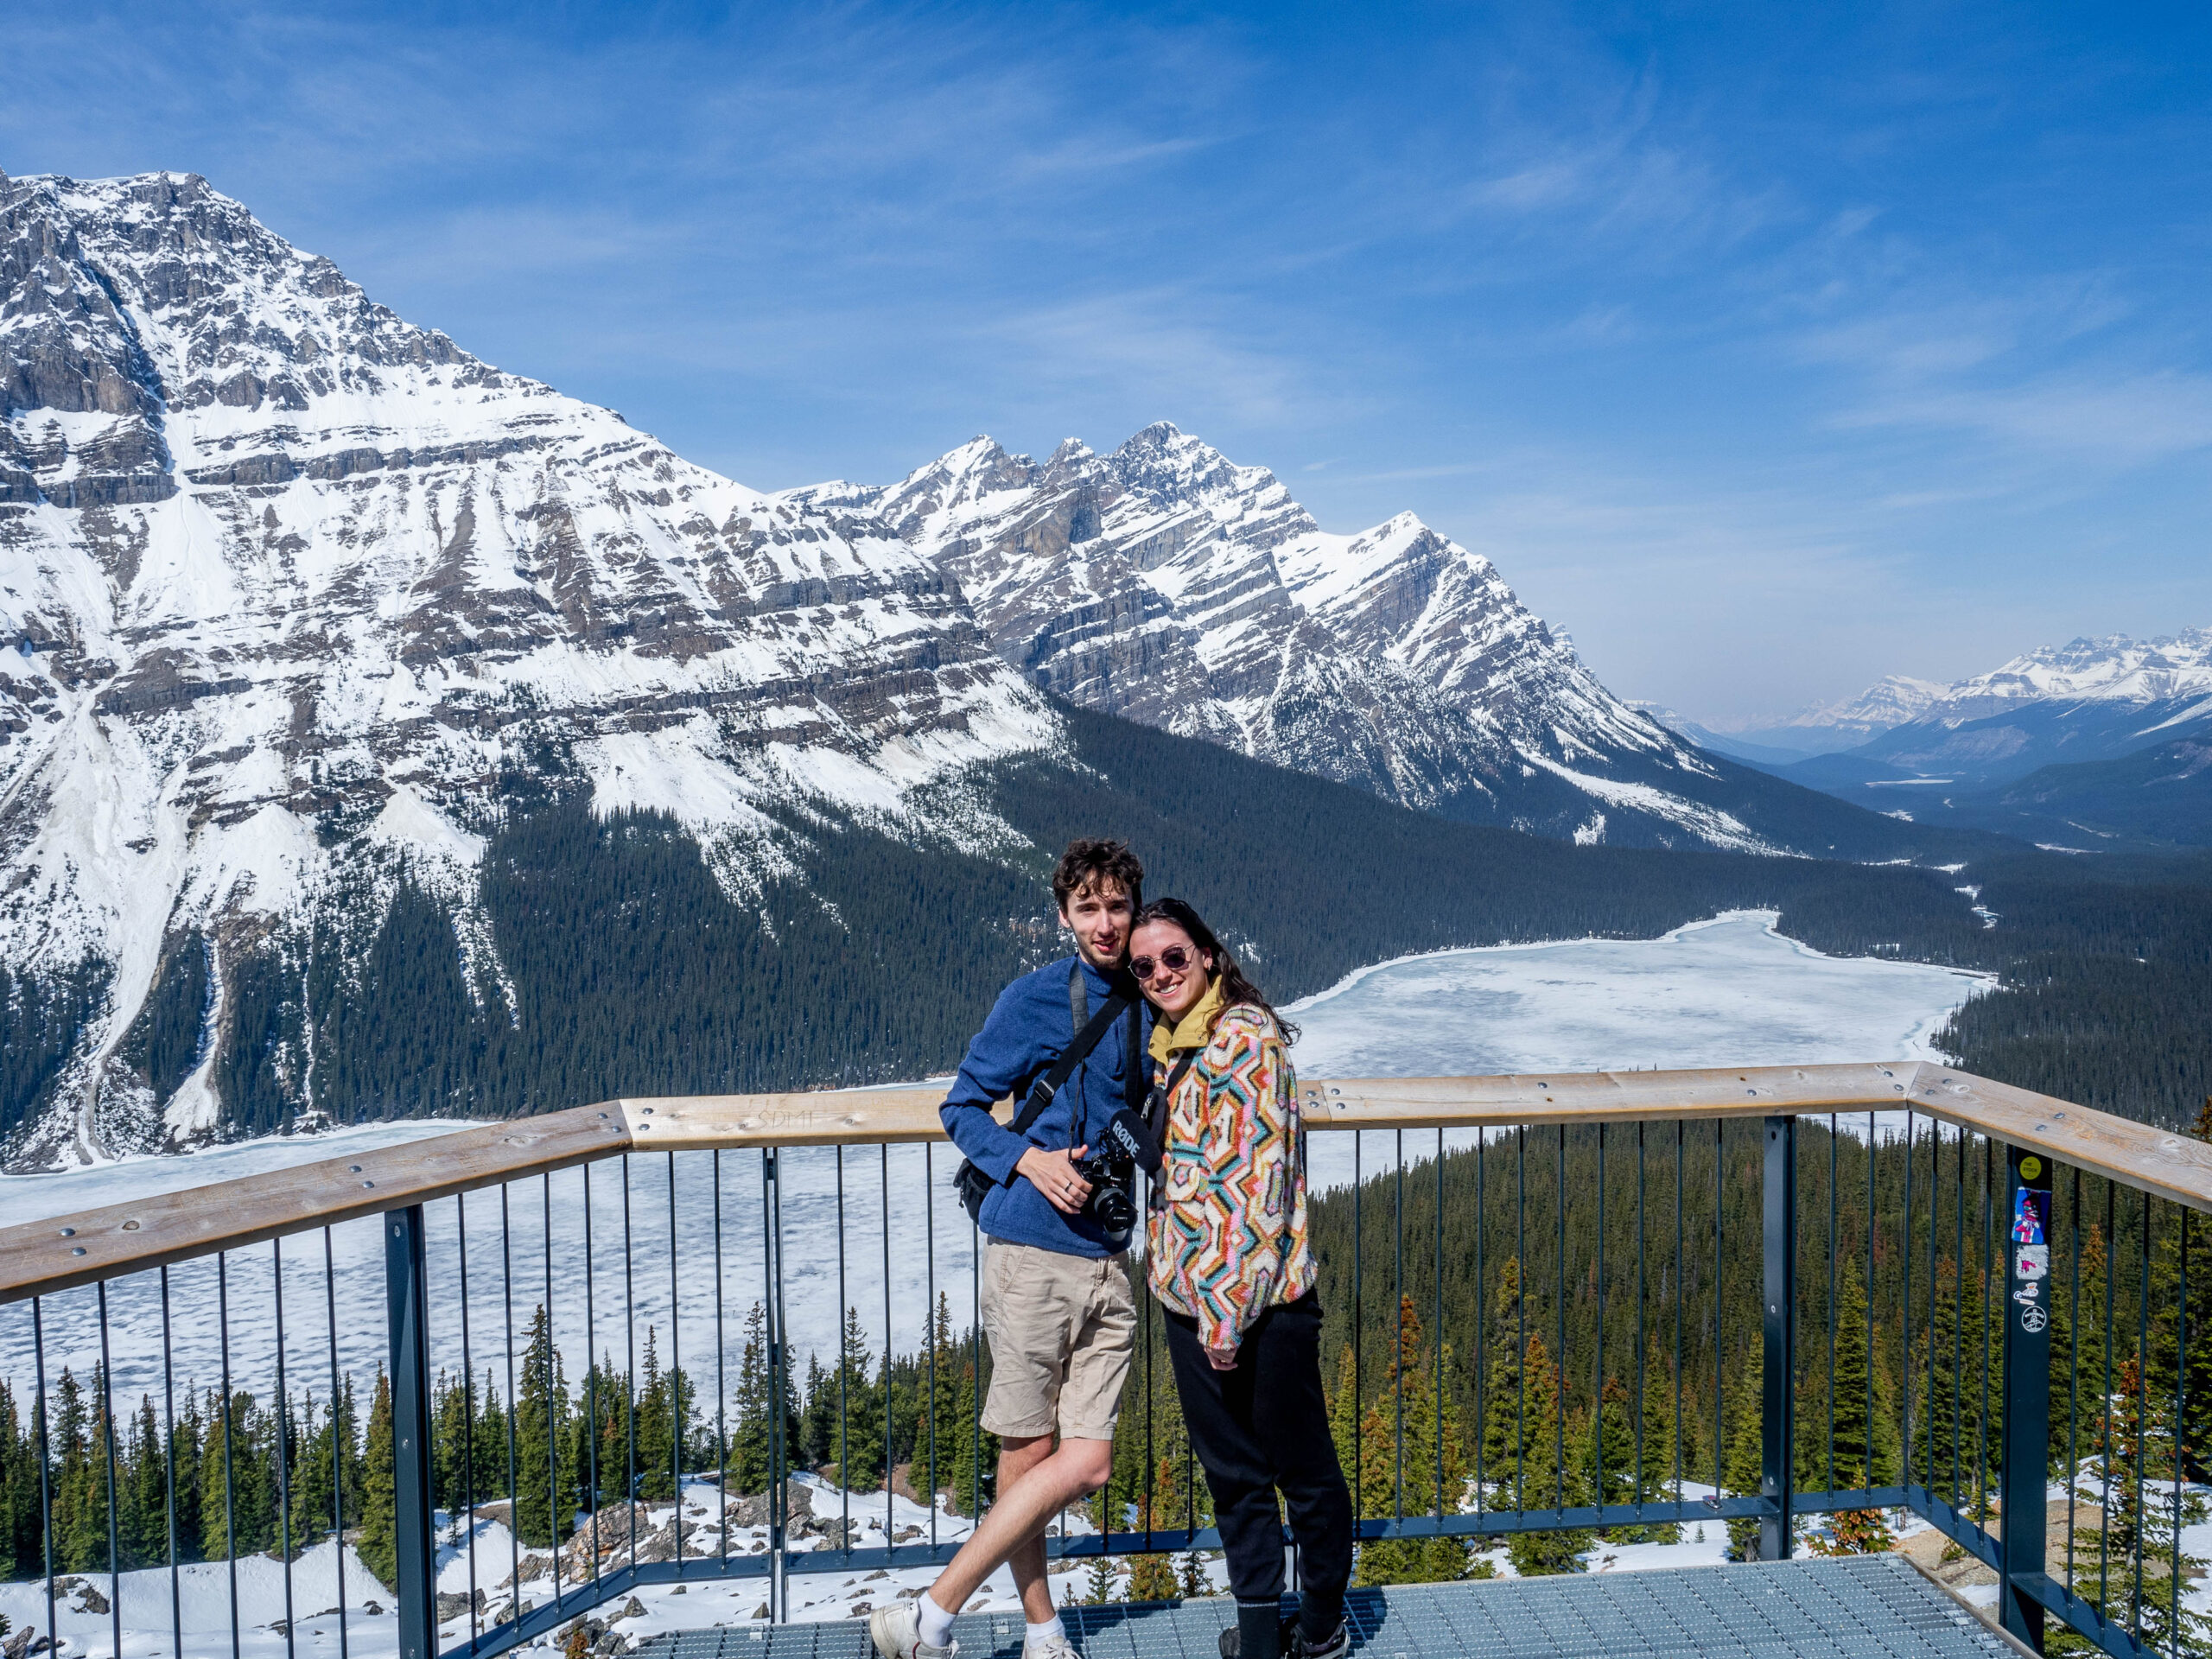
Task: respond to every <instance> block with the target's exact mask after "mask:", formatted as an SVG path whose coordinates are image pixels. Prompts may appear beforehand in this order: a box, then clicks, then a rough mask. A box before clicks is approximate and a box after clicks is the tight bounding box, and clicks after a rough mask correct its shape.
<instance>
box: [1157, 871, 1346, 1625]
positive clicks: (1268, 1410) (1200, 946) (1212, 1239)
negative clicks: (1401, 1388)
mask: <svg viewBox="0 0 2212 1659" xmlns="http://www.w3.org/2000/svg"><path fill="white" fill-rule="evenodd" d="M1129 971H1130V973H1131V974H1133V975H1134V976H1135V978H1136V981H1137V983H1138V984H1139V985H1140V986H1141V987H1142V988H1143V990H1144V995H1145V998H1146V1000H1147V1001H1149V1002H1150V1003H1151V1004H1152V1005H1153V1007H1154V1008H1155V1009H1157V1010H1158V1018H1157V1020H1155V1022H1154V1027H1153V1033H1152V1056H1153V1058H1154V1062H1155V1063H1156V1065H1157V1068H1158V1069H1157V1071H1156V1073H1155V1093H1154V1096H1153V1100H1154V1108H1153V1122H1154V1126H1155V1132H1156V1133H1157V1134H1158V1135H1159V1139H1160V1149H1161V1165H1160V1175H1159V1177H1158V1179H1157V1181H1156V1183H1155V1185H1154V1192H1153V1207H1152V1215H1151V1220H1150V1224H1149V1227H1148V1228H1147V1235H1146V1250H1145V1255H1146V1276H1147V1279H1148V1281H1150V1283H1151V1286H1152V1293H1153V1294H1154V1296H1156V1297H1158V1298H1159V1299H1160V1302H1161V1303H1162V1304H1163V1305H1164V1306H1165V1307H1166V1315H1167V1350H1168V1353H1169V1355H1170V1357H1172V1359H1173V1363H1174V1367H1175V1387H1176V1392H1177V1393H1178V1394H1179V1395H1181V1397H1182V1402H1183V1421H1184V1422H1185V1425H1186V1426H1187V1427H1188V1428H1189V1430H1190V1435H1191V1446H1192V1450H1193V1451H1194V1452H1197V1454H1198V1461H1199V1463H1200V1464H1202V1465H1204V1466H1205V1471H1206V1485H1207V1486H1208V1488H1209V1489H1210V1490H1211V1491H1212V1493H1213V1506H1214V1514H1215V1516H1216V1517H1217V1522H1218V1523H1219V1525H1220V1528H1221V1540H1222V1548H1223V1551H1224V1554H1226V1555H1227V1556H1228V1558H1229V1582H1230V1588H1231V1589H1232V1590H1234V1591H1235V1592H1236V1628H1235V1629H1234V1630H1225V1631H1224V1632H1223V1634H1222V1639H1221V1650H1222V1653H1223V1655H1224V1659H1278V1656H1279V1655H1280V1654H1281V1651H1282V1649H1284V1647H1285V1646H1286V1645H1287V1647H1288V1649H1289V1651H1290V1653H1291V1655H1292V1656H1293V1659H1341V1656H1342V1655H1344V1653H1345V1652H1347V1651H1348V1650H1349V1649H1350V1647H1351V1636H1350V1633H1349V1631H1348V1630H1347V1629H1346V1627H1345V1625H1344V1584H1345V1580H1347V1579H1349V1578H1350V1576H1351V1548H1352V1517H1351V1494H1350V1493H1349V1492H1347V1491H1345V1490H1344V1471H1342V1470H1341V1469H1339V1468H1338V1466H1337V1452H1336V1445H1335V1442H1334V1441H1333V1440H1332V1439H1331V1438H1330V1434H1329V1418H1328V1408H1327V1405H1326V1404H1325V1402H1324V1400H1323V1398H1322V1395H1321V1356H1320V1337H1321V1308H1320V1300H1319V1297H1318V1296H1317V1295H1316V1294H1315V1293H1314V1290H1313V1279H1314V1272H1313V1251H1312V1249H1310V1248H1309V1247H1308V1245H1307V1243H1306V1173H1305V1159H1304V1157H1303V1155H1302V1154H1303V1148H1302V1147H1301V1145H1300V1130H1299V1123H1298V1077H1297V1075H1296V1073H1294V1071H1292V1070H1291V1065H1290V1056H1289V1054H1288V1053H1287V1052H1286V1043H1287V1038H1286V1036H1285V1034H1284V1028H1283V1025H1282V1022H1281V1020H1279V1019H1278V1018H1277V1017H1276V1015H1275V1012H1274V1009H1273V1008H1271V1007H1268V1001H1267V999H1266V998H1265V997H1263V996H1262V995H1260V993H1259V990H1258V988H1256V987H1255V986H1254V985H1253V983H1252V982H1251V981H1250V980H1249V979H1247V978H1245V976H1244V975H1243V970H1242V969H1239V968H1238V967H1237V965H1236V958H1235V957H1232V956H1230V953H1229V952H1228V950H1225V949H1224V947H1223V945H1222V943H1221V941H1220V940H1219V939H1218V938H1216V937H1215V935H1214V932H1213V930H1212V929H1211V928H1210V927H1208V926H1207V925H1205V922H1204V921H1203V920H1201V919H1200V918H1199V916H1198V912H1196V911H1194V910H1192V908H1191V907H1190V906H1188V905H1186V904H1185V903H1183V902H1182V901H1181V900H1180V899H1160V900H1158V901H1156V902H1155V903H1153V904H1149V905H1147V906H1145V907H1144V908H1143V909H1142V910H1141V911H1139V912H1137V917H1136V922H1135V927H1134V929H1133V931H1132V932H1131V935H1130V939H1129ZM1160 1091H1164V1092H1165V1100H1164V1103H1163V1101H1162V1096H1161V1093H1160ZM1163 1105H1164V1115H1163ZM1277 1491H1281V1494H1282V1500H1283V1505H1284V1508H1285V1509H1286V1510H1287V1512H1288V1514H1289V1516H1290V1526H1291V1531H1292V1533H1293V1535H1294V1536H1295V1537H1296V1538H1297V1540H1298V1546H1299V1552H1300V1554H1299V1580H1300V1605H1299V1616H1298V1622H1297V1625H1296V1627H1295V1628H1294V1629H1292V1630H1285V1629H1284V1628H1283V1626H1282V1624H1281V1604H1282V1591H1283V1561H1282V1555H1283V1552H1282V1531H1281V1519H1280V1516H1279V1515H1278V1512H1277V1510H1276V1507H1275V1493H1276V1492H1277Z"/></svg>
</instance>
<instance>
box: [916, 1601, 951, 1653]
mask: <svg viewBox="0 0 2212 1659" xmlns="http://www.w3.org/2000/svg"><path fill="white" fill-rule="evenodd" d="M916 1611H918V1612H919V1613H920V1614H921V1616H922V1645H923V1646H924V1647H925V1648H941V1647H943V1646H944V1644H945V1643H948V1642H950V1641H951V1640H952V1615H951V1614H950V1613H948V1612H946V1611H944V1608H942V1607H940V1606H938V1605H937V1598H936V1597H935V1596H933V1595H931V1594H930V1592H928V1591H926V1590H925V1591H924V1592H922V1594H921V1599H920V1600H919V1601H918V1603H917V1605H916Z"/></svg>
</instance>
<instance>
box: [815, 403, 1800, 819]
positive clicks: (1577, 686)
mask: <svg viewBox="0 0 2212 1659" xmlns="http://www.w3.org/2000/svg"><path fill="white" fill-rule="evenodd" d="M791 499H794V500H797V501H799V502H801V503H803V504H804V505H810V506H814V507H820V508H829V509H835V508H844V509H847V510H852V511H862V512H873V513H875V514H878V515H880V517H881V518H884V519H885V520H886V521H887V522H888V523H889V524H892V525H893V527H894V528H895V529H896V530H897V531H898V532H899V535H900V536H902V537H904V538H905V539H906V541H907V542H908V543H910V544H912V546H913V547H915V548H916V549H917V550H920V551H923V552H925V553H927V554H928V555H929V556H931V557H932V558H933V559H935V560H936V562H937V563H938V565H939V566H940V567H942V568H943V569H944V570H945V571H946V572H947V573H948V574H949V575H950V576H952V577H953V578H954V579H955V580H956V581H957V582H958V584H959V586H960V589H961V591H962V593H963V594H964V595H965V596H966V598H967V600H968V602H969V604H970V605H971V606H973V607H974V608H975V611H976V615H977V617H978V618H979V619H980V620H981V621H982V625H983V626H984V628H985V630H986V632H988V635H989V637H990V639H991V643H992V644H993V645H994V646H995V647H996V649H997V651H998V653H999V655H1000V656H1001V658H1004V659H1005V660H1006V661H1007V663H1008V664H1011V665H1012V666H1014V668H1016V669H1018V670H1020V671H1021V672H1022V674H1024V675H1025V676H1026V677H1028V678H1029V679H1030V680H1031V682H1032V683H1034V684H1036V685H1039V686H1041V687H1044V688H1046V689H1048V690H1052V691H1053V692H1054V693H1056V694H1058V695H1059V696H1065V697H1066V698H1069V699H1070V700H1071V701H1073V702H1078V703H1082V704H1084V705H1085V706H1088V707H1090V708H1095V709H1106V710H1109V711H1110V712H1112V713H1115V714H1118V715H1126V716H1128V718H1130V719H1134V720H1141V721H1146V722H1147V723H1149V724H1152V725H1155V726H1160V727H1165V728H1167V729H1169V730H1172V731H1175V732H1179V733H1183V734H1188V735H1192V736H1197V737H1205V738H1210V739H1212V740H1213V741H1217V742H1222V743H1226V744H1228V745H1230V746H1231V747H1235V748H1237V749H1240V750H1242V751H1243V752H1244V753H1248V754H1251V755H1255V756H1257V757H1259V758H1261V759H1263V760H1271V761H1274V762H1276V763H1278V764H1280V765H1282V766H1292V767H1295V768H1297V769H1299V770H1300V771H1305V772H1314V773H1317V774H1319V775H1320V776H1322V777H1325V778H1330V779H1337V780H1338V781H1340V782H1344V783H1350V784H1354V785H1358V786H1360V787H1362V788H1364V789H1369V790H1372V791H1375V792H1376V793H1377V794H1380V795H1383V796H1384V797H1386V798H1389V799H1392V800H1396V801H1400V802H1402V803H1404V804H1407V805H1409V806H1415V807H1421V808H1424V809H1427V810H1436V811H1441V812H1444V813H1446V814H1447V815H1450V816H1452V817H1466V818H1473V819H1478V820H1483V821H1489V822H1496V823H1507V824H1511V825H1514V826H1516V827H1519V828H1522V829H1532V830H1535V831H1537V832H1539V833H1543V834H1548V835H1556V836H1574V837H1576V838H1578V839H1582V840H1593V841H1594V840H1610V841H1615V842H1622V841H1625V842H1631V843H1643V844H1654V843H1657V844H1670V845H1671V844H1691V845H1709V846H1721V847H1732V848H1738V849H1754V850H1761V849H1773V848H1774V847H1775V846H1776V845H1777V843H1778V841H1779V839H1780V838H1779V837H1777V836H1773V835H1771V834H1770V833H1768V832H1766V831H1764V830H1762V829H1761V828H1760V827H1759V824H1758V813H1757V811H1756V810H1751V811H1749V812H1747V811H1746V810H1745V799H1746V797H1747V796H1748V795H1756V794H1757V793H1758V789H1759V787H1760V786H1759V785H1757V784H1749V785H1747V784H1746V783H1745V781H1744V780H1743V779H1739V778H1738V777H1736V776H1734V775H1733V769H1732V768H1729V767H1727V766H1726V763H1715V762H1714V761H1713V760H1711V758H1710V757H1707V756H1705V755H1703V754H1702V753H1700V751H1698V750H1697V749H1696V748H1694V747H1692V746H1691V745H1689V744H1688V743H1686V742H1684V741H1681V739H1679V738H1678V737H1676V736H1675V734H1673V733H1671V732H1669V731H1668V730H1667V729H1666V728H1663V727H1662V726H1660V725H1659V724H1658V723H1657V722H1656V721H1652V720H1650V719H1649V718H1647V717H1646V716H1644V715H1640V714H1638V713H1637V712H1636V711H1634V710H1633V709H1630V708H1629V707H1627V706H1626V705H1625V704H1624V703H1623V702H1621V701H1620V700H1619V699H1618V698H1617V697H1615V696H1613V695H1612V694H1611V692H1609V691H1608V690H1606V689H1605V687H1604V686H1603V685H1601V684H1600V683H1599V682H1598V679H1597V677H1595V676H1594V675H1592V673H1591V672H1590V671H1589V670H1588V669H1587V668H1586V667H1585V666H1584V665H1583V664H1582V662H1581V661H1580V658H1577V657H1576V655H1575V653H1574V651H1573V647H1572V646H1571V645H1569V644H1568V643H1567V640H1565V639H1562V638H1560V637H1559V636H1557V635H1555V634H1554V633H1553V632H1551V631H1550V630H1549V629H1548V628H1547V627H1546V626H1545V625H1544V623H1543V622H1542V620H1541V619H1539V618H1538V617H1536V616H1535V615H1534V614H1533V613H1530V612H1529V610H1528V608H1527V607H1524V606H1523V605H1522V603H1521V602H1520V601H1519V600H1517V599H1516V597H1515V596H1514V594H1513V592H1512V590H1511V589H1510V588H1508V587H1507V586H1506V584H1505V582H1504V580H1503V578H1502V577H1501V576H1500V575H1498V573H1497V569H1496V568H1495V567H1494V566H1493V565H1492V564H1491V562H1490V561H1489V560H1487V559H1485V558H1484V557H1482V556H1480V555H1478V554H1476V553H1471V552H1470V551H1468V550H1466V549H1465V548H1463V547H1461V546H1459V544H1458V543H1455V542H1452V541H1451V540H1450V539H1449V538H1447V537H1444V536H1441V535H1440V534H1438V533H1437V532H1436V531H1433V530H1432V529H1430V528H1429V527H1428V526H1427V525H1425V524H1422V523H1421V520H1420V519H1418V518H1415V517H1414V515H1413V514H1411V513H1402V514H1401V515H1399V516H1398V517H1397V518H1393V519H1390V520H1389V522H1388V523H1385V524H1378V525H1376V527H1375V528H1373V529H1372V530H1369V531H1363V532H1362V533H1360V534H1358V535H1352V536H1344V535H1332V534H1331V533H1329V532H1328V531H1324V530H1323V529H1322V528H1321V527H1320V525H1319V524H1317V523H1316V522H1315V521H1314V519H1313V517H1312V515H1311V514H1309V513H1308V512H1306V509H1305V508H1304V507H1302V506H1300V505H1299V504H1298V502H1297V501H1295V500H1294V499H1292V497H1291V494H1290V492H1289V491H1288V490H1287V488H1286V487H1285V486H1283V484H1282V482H1281V480H1278V479H1277V478H1276V477H1275V476H1274V474H1272V473H1270V472H1268V470H1267V469H1266V468H1264V467H1241V466H1238V465H1236V464H1235V463H1234V462H1232V461H1230V460H1228V459H1227V458H1226V457H1225V456H1224V455H1223V454H1221V453H1220V452H1219V451H1218V450H1217V449H1214V448H1211V446H1209V445H1207V444H1205V443H1204V442H1200V441H1199V440H1198V439H1197V438H1195V437H1192V436H1191V435H1188V434H1186V433H1183V432H1179V431H1178V430H1177V429H1175V428H1174V427H1173V426H1172V425H1169V424H1167V423H1164V422H1163V423H1160V424H1158V425H1154V426H1150V427H1147V428H1146V429H1144V430H1143V431H1141V432H1140V433H1138V434H1137V435H1135V437H1132V438H1131V439H1129V441H1128V442H1126V443H1124V444H1122V446H1121V448H1118V449H1116V450H1114V451H1113V452H1112V453H1111V454H1103V455H1101V454H1095V453H1094V452H1092V451H1091V450H1090V448H1088V447H1086V446H1085V445H1084V444H1082V443H1080V442H1076V441H1074V440H1072V439H1071V440H1070V441H1069V442H1066V443H1064V444H1062V445H1061V446H1060V448H1058V450H1057V451H1055V452H1054V453H1053V454H1052V456H1051V458H1050V459H1049V460H1047V461H1044V462H1043V463H1042V464H1039V463H1037V462H1035V461H1032V460H1030V459H1029V458H1028V457H1027V456H1023V455H1013V454H1007V452H1006V451H1005V450H1004V449H1002V448H1000V446H999V445H997V444H996V443H995V442H992V441H991V440H989V439H988V438H977V439H976V440H975V441H974V442H970V443H968V444H965V445H963V446H962V447H961V448H958V449H955V450H953V451H952V452H951V453H950V454H946V455H944V456H942V457H940V458H939V459H938V460H937V461H932V462H931V463H930V464H929V465H928V466H926V467H921V468H920V469H918V471H916V472H914V473H912V474H910V475H909V476H907V477H906V478H905V479H903V480H900V481H899V483H897V484H895V485H890V486H882V487H874V488H870V487H856V486H849V485H829V486H820V487H818V488H816V489H812V490H804V491H797V492H794V493H792V497H791Z"/></svg>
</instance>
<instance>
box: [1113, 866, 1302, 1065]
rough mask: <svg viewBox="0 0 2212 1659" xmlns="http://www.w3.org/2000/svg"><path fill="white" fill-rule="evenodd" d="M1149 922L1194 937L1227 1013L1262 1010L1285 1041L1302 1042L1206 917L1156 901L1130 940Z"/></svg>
mask: <svg viewBox="0 0 2212 1659" xmlns="http://www.w3.org/2000/svg"><path fill="white" fill-rule="evenodd" d="M1147 922H1173V923H1174V924H1175V925H1176V926H1178V927H1179V928H1181V929H1182V930H1183V931H1185V933H1187V934H1189V935H1190V936H1191V943H1192V944H1195V945H1196V946H1198V949H1199V950H1200V951H1201V952H1203V953H1204V954H1205V955H1207V956H1210V957H1212V958H1213V971H1214V977H1215V980H1216V982H1217V983H1218V984H1219V985H1220V987H1221V1006H1222V1008H1223V1010H1224V1012H1225V1011H1226V1010H1228V1009H1230V1008H1233V1007H1237V1006H1238V1005H1239V1004H1242V1005H1243V1006H1244V1007H1255V1008H1258V1009H1261V1010H1262V1012H1264V1013H1265V1014H1267V1016H1268V1019H1270V1020H1274V1022H1275V1029H1277V1030H1278V1031H1280V1032H1281V1033H1282V1039H1283V1041H1285V1042H1287V1043H1294V1042H1296V1041H1297V1040H1298V1027H1296V1026H1294V1025H1292V1024H1291V1023H1290V1022H1289V1021H1288V1020H1285V1019H1284V1018H1283V1017H1282V1015H1281V1014H1277V1013H1276V1012H1275V1010H1274V1004H1273V1003H1271V1002H1269V1001H1268V999H1267V998H1266V997H1265V996H1262V995H1261V994H1260V988H1259V987H1258V986H1256V985H1255V984H1254V983H1253V982H1251V980H1250V979H1249V978H1248V977H1247V976H1245V972H1244V970H1243V968H1241V967H1239V966H1238V965H1237V962H1236V957H1235V955H1234V954H1233V953H1232V952H1231V951H1230V949H1229V947H1228V946H1227V945H1225V944H1223V943H1222V942H1221V938H1220V936H1219V935H1218V934H1217V933H1216V932H1215V931H1213V929H1211V928H1210V927H1208V926H1207V925H1206V923H1205V917H1203V916H1201V915H1199V914H1198V912H1197V911H1195V910H1193V909H1192V908H1191V906H1188V905H1186V904H1185V903H1184V902H1183V901H1182V900H1181V899H1154V900H1153V901H1152V902H1151V903H1150V904H1148V905H1147V906H1145V907H1144V908H1143V909H1142V910H1140V911H1139V912H1137V914H1136V919H1135V921H1133V922H1131V923H1130V924H1129V935H1130V937H1131V938H1135V936H1136V931H1137V929H1139V928H1141V927H1142V926H1143V925H1145V924H1146V923H1147ZM1214 1017H1215V1018H1216V1019H1219V1018H1220V1017H1221V1016H1220V1014H1216V1015H1215V1016H1214ZM1207 1034H1208V1035H1209V1036H1211V1034H1212V1033H1211V1032H1209V1033H1207Z"/></svg>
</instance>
